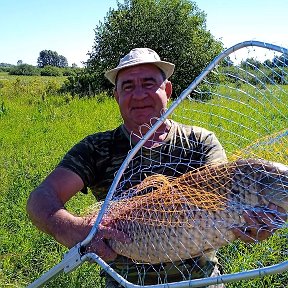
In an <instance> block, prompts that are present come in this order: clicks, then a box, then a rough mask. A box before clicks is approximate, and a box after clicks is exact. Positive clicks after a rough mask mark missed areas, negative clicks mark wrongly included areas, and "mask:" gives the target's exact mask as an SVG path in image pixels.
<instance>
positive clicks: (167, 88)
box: [165, 80, 173, 99]
mask: <svg viewBox="0 0 288 288" xmlns="http://www.w3.org/2000/svg"><path fill="white" fill-rule="evenodd" d="M172 91H173V88H172V83H171V82H170V81H168V80H167V81H166V86H165V92H166V94H167V99H170V97H171V95H172Z"/></svg>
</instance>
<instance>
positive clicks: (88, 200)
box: [0, 73, 288, 288]
mask: <svg viewBox="0 0 288 288" xmlns="http://www.w3.org/2000/svg"><path fill="white" fill-rule="evenodd" d="M63 80H64V78H52V77H51V78H49V77H12V76H7V74H4V73H1V74H0V131H1V133H0V175H1V182H0V191H1V193H0V211H1V217H0V287H25V286H26V285H27V284H29V283H31V281H33V280H35V279H37V278H38V277H39V276H41V275H42V274H43V273H44V272H46V271H47V270H49V269H51V268H52V267H53V266H54V265H56V264H58V263H59V261H60V260H61V259H62V256H63V254H64V252H66V251H67V250H66V249H65V248H63V247H62V246H60V245H59V244H57V243H56V242H55V241H54V240H53V239H51V237H49V236H47V235H45V234H43V233H42V232H39V231H38V230H37V229H36V228H35V227H34V226H33V225H32V224H31V222H30V221H29V219H28V217H27V215H26V211H25V205H26V201H27V198H28V195H29V193H30V192H31V191H32V190H33V189H34V188H35V187H36V186H37V185H38V184H39V183H40V182H41V181H42V180H43V178H44V177H45V176H46V175H47V174H48V173H49V172H50V171H51V170H52V169H53V168H54V167H55V165H56V164H57V163H58V162H59V160H60V159H61V157H62V156H63V155H64V153H65V152H66V151H67V150H68V149H69V148H70V147H71V146H72V145H74V144H75V143H77V142H78V141H79V140H81V139H82V138H83V137H85V136H86V135H88V134H91V133H95V132H97V131H104V130H107V129H113V128H114V127H116V126H118V125H119V124H120V123H121V118H120V114H119V111H118V107H117V104H116V102H115V101H114V99H109V98H105V97H102V98H101V99H102V100H101V101H97V100H96V99H77V98H75V99H73V98H72V97H71V96H70V95H59V94H57V93H56V91H57V90H58V89H59V87H60V86H61V83H62V82H63ZM279 97H287V95H286V96H285V95H284V96H281V95H279ZM283 99H285V98H283ZM213 101H216V100H213ZM223 101H225V100H223ZM285 101H286V103H287V98H286V100H285ZM275 102H277V101H275ZM211 103H213V102H211ZM217 103H218V104H219V101H218V102H217ZM284 103H285V102H284ZM183 105H187V106H188V105H191V103H190V104H188V102H187V103H183ZM237 105H239V106H238V108H237V107H235V105H234V106H233V109H234V110H237V109H238V110H239V109H242V111H243V109H244V108H243V107H244V106H243V105H242V104H240V103H238V104H237ZM241 105H242V106H241ZM251 105H252V104H251ZM223 106H226V104H225V105H224V104H223ZM240 106H241V107H240ZM189 107H190V106H189ZM187 108H188V107H187ZM193 109H195V111H198V113H193V111H192V112H191V111H190V112H187V111H186V112H183V113H186V114H185V117H186V118H187V119H192V120H193V121H195V122H196V123H199V125H200V124H203V125H204V124H207V125H208V127H207V128H208V129H213V130H216V131H215V132H216V134H217V136H219V138H220V140H221V142H222V141H223V142H224V143H225V144H227V147H228V149H227V150H228V153H229V155H232V154H233V151H234V153H235V150H241V149H243V148H244V147H247V146H248V142H249V141H247V140H245V139H252V140H253V141H254V140H255V141H256V140H257V139H259V135H260V136H265V135H267V134H269V131H272V130H273V131H274V130H275V132H277V131H278V130H279V129H280V128H281V127H282V128H283V127H286V128H287V122H286V123H285V124H284V126H283V118H281V117H278V118H277V117H276V116H277V115H276V116H275V110H273V111H272V110H269V111H266V110H265V109H264V110H261V111H262V114H261V115H258V116H257V113H256V114H255V115H252V117H253V118H254V119H257V121H258V120H259V121H262V122H263V121H264V122H265V125H266V126H267V125H268V128H267V127H266V128H265V127H264V128H263V127H257V122H254V124H251V123H250V122H251V121H250V122H249V121H248V120H247V119H248V118H247V117H246V118H245V117H240V116H239V114H237V113H235V121H240V122H241V123H244V124H246V125H247V126H249V127H252V129H253V130H252V132H250V131H249V129H246V128H245V129H244V128H243V127H242V130H241V131H238V132H237V134H239V135H240V134H241V133H244V134H245V139H244V138H239V139H235V136H231V135H229V133H228V132H227V130H229V129H230V130H231V129H232V128H231V125H232V126H233V125H234V124H233V123H231V122H230V123H229V122H227V121H222V122H221V125H218V124H217V123H216V122H217V119H215V117H212V118H211V116H210V114H209V113H211V112H213V113H215V114H216V112H217V110H218V111H219V109H223V111H222V114H221V115H222V117H224V118H229V117H230V116H231V111H227V109H226V110H225V109H224V108H221V107H219V105H218V106H217V105H216V106H213V105H211V106H209V107H208V105H207V104H203V103H199V102H195V103H193ZM193 109H192V110H193ZM205 109H206V110H205ZM258 109H260V108H258ZM279 109H282V110H283V111H282V110H281V111H282V112H283V113H284V115H286V117H287V115H288V112H287V111H288V109H287V106H286V107H280V108H279ZM190 110H191V108H190ZM199 111H206V112H205V113H206V114H205V113H202V114H200V113H199ZM251 111H252V110H250V112H251ZM248 112H249V111H248ZM248 112H247V113H248ZM179 113H180V112H179ZM187 113H188V114H187ZM189 113H191V114H189ZM217 113H218V112H217ZM263 113H265V115H263ZM178 115H179V114H178ZM273 115H274V116H273ZM180 116H181V115H180ZM180 116H175V119H177V117H178V118H179V117H180ZM182 116H183V115H182ZM182 116H181V117H182ZM173 117H174V116H173ZM257 117H258V118H257ZM271 117H272V118H273V117H274V118H273V125H272V124H271V123H270V122H271V119H272V118H271ZM181 119H182V118H181ZM250 119H251V118H250ZM284 120H285V118H284ZM286 121H287V118H286ZM184 122H185V120H184ZM187 122H188V120H187ZM203 125H202V126H203ZM225 125H226V126H225ZM227 125H228V126H227ZM251 125H252V126H251ZM239 127H240V126H239V125H238V126H237V127H236V126H235V129H236V128H237V129H238V128H239ZM240 128H241V127H240ZM277 129H278V130H277ZM256 130H257V131H260V132H259V135H255V133H253V131H256ZM225 131H226V132H225ZM249 133H250V134H251V135H250V134H249ZM233 137H234V138H233ZM260 138H261V137H260ZM232 143H236V144H237V145H233V144H232ZM250 144H251V143H250ZM286 144H287V142H286V143H284V144H283V145H286ZM281 147H283V146H281ZM284 147H286V146H284ZM236 148H237V149H236ZM278 149H279V148H278ZM284 150H285V148H284ZM286 151H287V150H286ZM284 154H285V155H286V156H287V153H284ZM284 154H283V155H284ZM286 160H287V159H286ZM286 164H287V162H286ZM93 202H94V199H93V197H92V196H91V195H88V196H86V195H85V196H84V195H81V194H80V193H79V195H77V196H76V197H74V198H73V199H72V200H71V201H70V202H69V206H68V208H69V210H71V211H72V212H73V213H82V212H83V211H85V209H86V208H87V206H89V205H91V204H92V203H93ZM286 235H287V233H286ZM283 241H284V242H283ZM285 241H286V242H285ZM287 242H288V241H287V236H286V238H285V237H284V236H282V237H278V236H277V235H275V236H273V237H271V239H269V241H265V242H263V244H261V246H259V247H258V245H257V246H255V247H252V248H251V246H250V245H248V246H247V245H244V244H243V243H239V247H238V248H239V250H237V251H241V252H242V253H237V251H236V252H235V250H233V247H235V246H233V247H230V246H229V247H227V248H224V249H223V251H222V254H221V255H223V256H222V258H221V259H220V261H222V263H226V265H225V267H224V269H225V271H226V272H228V273H229V272H231V271H240V270H241V269H242V268H243V267H244V266H245V265H246V263H251V261H248V260H249V259H247V257H249V258H252V259H253V258H254V259H259V261H262V262H265V259H266V260H267V259H269V261H270V262H268V264H269V263H273V262H275V261H278V260H279V261H283V260H287V254H286V255H285V254H283V255H275V254H273V253H271V251H274V250H275V251H276V252H277V251H286V253H287V249H288V244H287ZM280 246H281V247H282V249H279V247H280ZM271 249H272V250H271ZM269 251H270V252H269ZM243 252H245V253H246V254H245V255H247V256H246V258H245V257H244V258H243ZM276 252H275V253H276ZM247 265H248V264H247ZM247 267H248V266H245V267H244V268H247ZM251 268H253V267H250V266H249V269H251ZM101 281H102V280H101V279H100V277H99V267H98V266H97V265H89V264H87V263H86V264H83V265H82V266H81V267H80V268H78V269H76V270H75V271H73V272H72V273H70V274H67V275H65V274H61V275H60V276H59V277H57V278H55V279H54V280H52V281H51V282H50V283H49V284H47V287H68V288H69V287H71V288H72V287H99V286H100V285H101ZM285 283H286V284H287V283H288V275H287V273H284V274H283V275H274V276H268V277H265V278H262V279H260V280H259V279H258V280H257V279H256V280H251V281H242V282H241V283H234V284H230V285H229V286H228V287H286V286H283V285H286V284H285ZM281 285H282V286H281Z"/></svg>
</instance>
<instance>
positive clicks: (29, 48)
mask: <svg viewBox="0 0 288 288" xmlns="http://www.w3.org/2000/svg"><path fill="white" fill-rule="evenodd" d="M119 2H120V3H123V1H121V0H119ZM194 2H195V3H196V4H197V6H198V8H199V9H200V10H202V11H204V12H205V13H206V27H207V30H209V31H210V32H211V33H212V35H213V36H214V37H215V38H216V39H218V40H221V41H222V42H223V44H224V47H225V48H228V47H230V46H232V45H234V44H236V43H239V42H242V41H245V40H258V41H264V42H268V43H272V44H277V45H280V46H284V47H286V48H287V47H288V20H287V11H288V1H287V0H273V1H272V0H238V1H235V0H234V1H233V0H195V1H194ZM110 8H114V9H116V8H117V0H0V63H9V64H14V65H16V64H17V61H18V60H22V61H23V63H27V64H31V65H37V58H38V57H39V53H40V51H42V50H52V51H56V52H57V53H58V54H59V55H63V56H64V57H66V58H67V60H68V64H69V66H71V65H72V63H76V64H77V65H78V66H80V67H81V66H82V62H83V61H86V60H87V59H88V58H89V56H87V53H88V52H90V51H92V47H93V43H94V37H95V33H94V29H95V28H96V26H97V25H98V24H99V22H100V21H101V22H103V21H104V18H105V16H106V15H107V13H108V11H109V9H110ZM168 28H169V27H168Z"/></svg>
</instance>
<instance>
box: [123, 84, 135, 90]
mask: <svg viewBox="0 0 288 288" xmlns="http://www.w3.org/2000/svg"><path fill="white" fill-rule="evenodd" d="M122 89H123V91H131V90H132V89H133V85H132V84H131V83H125V84H123V86H122Z"/></svg>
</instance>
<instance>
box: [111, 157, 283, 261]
mask: <svg viewBox="0 0 288 288" xmlns="http://www.w3.org/2000/svg"><path fill="white" fill-rule="evenodd" d="M133 189H134V193H136V194H137V195H138V196H137V195H136V196H133V197H131V198H128V199H124V200H120V201H118V202H113V203H112V204H111V206H110V208H109V213H108V218H109V220H110V224H111V225H112V226H113V227H114V228H117V229H119V230H121V231H124V232H125V233H126V234H127V235H128V236H129V237H130V238H131V239H132V243H130V244H123V243H120V242H118V241H115V240H109V244H110V246H111V247H112V249H113V250H115V251H116V252H117V253H118V254H120V255H123V256H126V257H128V258H131V259H133V260H134V261H136V262H140V263H151V264H156V263H161V262H171V261H178V260H181V259H182V260H183V259H189V258H193V257H196V256H198V255H201V254H202V253H205V252H208V251H210V250H212V249H218V248H220V247H222V246H224V245H227V244H228V243H230V242H232V241H234V240H235V238H236V237H235V235H234V233H233V232H232V231H231V228H232V227H235V226H237V227H239V226H240V227H241V225H244V224H245V220H244V219H243V214H244V211H245V210H246V211H247V210H252V209H259V208H265V209H266V210H267V209H268V208H267V206H268V204H269V203H274V204H275V205H277V206H279V207H282V208H283V209H284V210H285V211H286V212H287V211H288V167H287V166H285V165H283V164H279V163H273V162H268V161H264V160H256V159H246V160H243V159H240V160H237V161H235V162H232V163H223V164H219V165H216V164H214V165H209V166H204V167H203V168H202V169H200V170H197V171H196V172H188V173H186V174H184V175H182V176H180V177H178V178H168V177H165V176H163V175H156V176H150V177H147V178H146V179H145V180H144V181H143V182H142V183H140V184H139V185H138V186H136V187H134V188H133ZM143 191H146V192H147V191H149V192H148V193H146V194H144V195H143ZM282 214H283V213H282ZM271 221H272V220H271ZM280 224H281V221H280ZM282 224H283V223H282Z"/></svg>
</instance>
